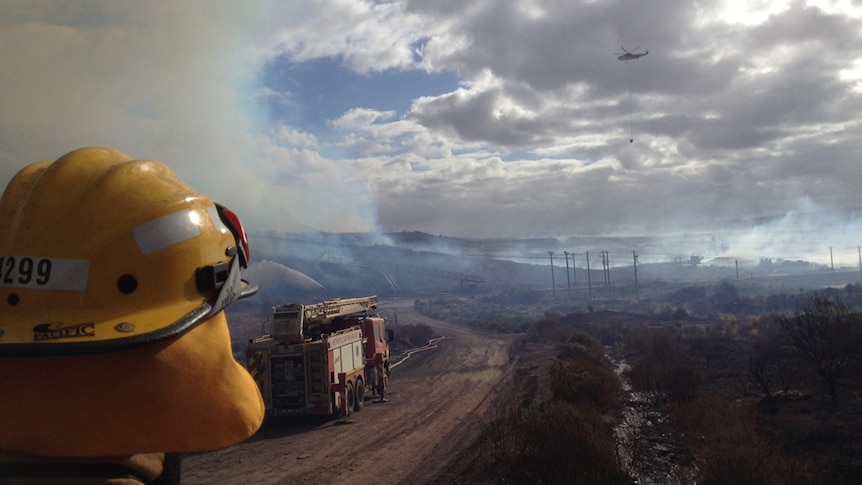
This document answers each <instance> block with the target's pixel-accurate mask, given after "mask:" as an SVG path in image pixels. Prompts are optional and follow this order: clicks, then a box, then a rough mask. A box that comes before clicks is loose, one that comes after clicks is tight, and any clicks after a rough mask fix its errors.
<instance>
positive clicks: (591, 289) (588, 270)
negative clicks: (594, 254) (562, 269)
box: [587, 251, 593, 301]
mask: <svg viewBox="0 0 862 485" xmlns="http://www.w3.org/2000/svg"><path fill="white" fill-rule="evenodd" d="M587 287H589V291H590V293H589V295H590V301H593V278H592V276H590V252H589V251H587Z"/></svg>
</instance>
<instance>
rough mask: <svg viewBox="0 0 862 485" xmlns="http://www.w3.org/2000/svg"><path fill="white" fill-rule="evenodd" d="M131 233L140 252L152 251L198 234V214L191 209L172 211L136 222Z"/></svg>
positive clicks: (147, 252) (199, 230)
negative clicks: (142, 221) (139, 222)
mask: <svg viewBox="0 0 862 485" xmlns="http://www.w3.org/2000/svg"><path fill="white" fill-rule="evenodd" d="M132 233H133V234H134V235H135V241H137V243H138V248H140V250H141V253H142V254H150V253H154V252H156V251H158V250H160V249H164V248H166V247H168V246H173V245H174V244H178V243H181V242H183V241H186V240H188V239H191V238H193V237H197V236H200V234H201V228H200V214H198V213H197V212H196V211H193V210H185V211H180V212H174V213H173V214H168V215H166V216H162V217H159V218H158V219H153V220H151V221H148V222H145V223H143V224H138V225H137V226H135V227H134V228H133V229H132Z"/></svg>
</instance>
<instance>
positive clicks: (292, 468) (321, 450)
mask: <svg viewBox="0 0 862 485" xmlns="http://www.w3.org/2000/svg"><path fill="white" fill-rule="evenodd" d="M379 310H380V313H381V314H384V316H386V315H385V314H386V313H387V312H388V311H397V312H398V318H399V320H400V321H401V322H402V323H414V324H415V323H424V324H427V325H429V326H430V327H431V328H432V329H433V330H434V332H435V334H436V335H439V336H445V337H446V338H443V339H440V340H439V341H438V342H437V343H436V345H437V348H436V349H431V350H427V351H424V352H419V353H413V354H412V355H411V356H410V358H408V359H406V360H401V361H399V364H398V366H397V371H396V369H393V372H392V377H391V380H390V384H391V387H390V388H389V389H388V390H387V396H386V397H387V400H388V402H386V403H374V402H373V401H372V399H370V398H369V399H367V400H366V405H365V407H364V409H363V410H362V411H360V412H359V413H354V414H352V415H351V416H349V417H347V418H344V419H340V420H331V421H322V422H318V423H313V424H308V423H303V424H296V423H292V424H282V425H272V424H268V425H266V426H265V427H264V428H263V429H262V430H261V431H259V432H258V433H257V434H256V435H255V436H254V437H252V438H251V439H250V440H248V441H246V442H244V443H241V444H239V445H237V446H234V447H231V448H228V449H225V450H219V451H213V452H210V453H201V454H195V455H191V456H187V457H185V459H184V462H183V483H184V484H186V485H195V484H213V485H218V484H230V485H234V484H238V483H254V484H263V485H265V484H286V483H330V484H336V485H338V484H350V485H354V484H355V483H357V481H365V480H377V481H383V482H386V483H389V484H392V483H404V484H407V483H410V484H423V483H434V482H438V480H439V479H440V478H442V477H444V476H448V475H449V474H453V473H454V474H456V475H457V468H458V465H459V464H462V463H463V459H464V451H465V450H466V448H467V447H469V446H470V445H472V443H473V442H474V440H475V438H476V437H478V434H479V432H480V419H481V418H482V416H484V413H485V412H486V411H487V409H488V406H489V403H490V402H491V401H492V400H493V399H494V397H493V396H495V395H496V394H497V391H498V389H500V388H501V387H506V386H507V383H508V380H509V379H510V378H511V376H512V372H511V370H512V366H513V364H512V362H511V359H510V358H509V351H510V347H511V337H510V336H504V335H496V334H481V333H477V332H474V331H471V330H467V329H464V328H461V327H457V326H455V325H452V324H448V323H446V322H442V321H439V320H433V319H430V318H428V317H425V316H422V315H420V314H418V313H416V312H415V311H414V310H413V301H412V300H409V301H408V300H403V301H402V300H395V301H381V302H380V308H379ZM449 478H452V477H449ZM450 481H451V480H450Z"/></svg>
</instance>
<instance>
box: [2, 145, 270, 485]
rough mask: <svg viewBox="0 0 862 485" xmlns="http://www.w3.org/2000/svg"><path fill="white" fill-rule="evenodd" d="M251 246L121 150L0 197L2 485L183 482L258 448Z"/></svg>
mask: <svg viewBox="0 0 862 485" xmlns="http://www.w3.org/2000/svg"><path fill="white" fill-rule="evenodd" d="M248 258H249V252H248V241H247V239H246V236H245V233H244V230H243V228H242V225H241V223H240V222H239V219H238V218H237V217H236V215H235V214H234V213H232V212H231V211H229V210H227V209H225V208H223V207H221V206H219V205H217V204H215V203H213V201H212V200H210V199H209V198H208V197H206V196H204V195H202V194H199V193H197V192H196V191H195V190H194V189H192V188H191V187H189V186H188V185H186V184H185V183H183V182H182V181H180V180H179V179H178V178H177V177H176V175H175V174H174V173H173V172H172V171H171V170H170V169H169V168H168V167H166V166H165V165H162V164H161V163H159V162H155V161H148V160H131V159H130V158H129V157H128V156H126V155H124V154H122V153H120V152H117V151H115V150H111V149H107V148H86V149H80V150H76V151H73V152H70V153H68V154H66V155H64V156H63V157H61V158H59V159H58V160H56V161H54V162H39V163H36V164H33V165H30V166H28V167H25V168H24V169H22V170H21V171H20V172H19V173H18V174H17V175H15V177H14V178H13V179H12V180H11V181H10V182H9V184H8V186H7V187H6V190H5V192H4V193H3V196H2V199H0V450H2V451H0V483H106V482H110V483H112V484H140V483H175V482H179V473H180V464H179V459H178V456H179V454H180V453H185V452H194V451H207V450H214V449H219V448H225V447H228V446H231V445H234V444H236V443H239V442H241V441H243V440H245V439H246V438H248V437H249V436H251V435H252V434H253V433H254V432H255V431H256V430H257V429H258V428H259V426H260V425H261V422H262V420H263V415H264V407H263V402H262V399H261V396H260V393H259V391H258V389H257V386H256V385H255V382H254V381H253V380H252V378H251V376H250V375H249V374H248V372H247V371H246V370H245V369H244V368H243V367H242V366H240V365H239V364H238V363H237V362H236V361H235V360H234V358H233V355H232V352H231V342H230V334H229V330H228V326H227V320H226V318H225V314H224V308H225V307H226V306H227V305H230V304H231V303H233V302H234V301H235V300H237V299H239V298H243V297H246V296H250V295H252V294H254V293H255V292H256V291H257V287H256V286H255V285H253V284H250V283H248V282H246V281H243V280H242V279H241V277H240V268H241V267H246V266H247V264H248Z"/></svg>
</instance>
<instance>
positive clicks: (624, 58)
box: [617, 46, 649, 62]
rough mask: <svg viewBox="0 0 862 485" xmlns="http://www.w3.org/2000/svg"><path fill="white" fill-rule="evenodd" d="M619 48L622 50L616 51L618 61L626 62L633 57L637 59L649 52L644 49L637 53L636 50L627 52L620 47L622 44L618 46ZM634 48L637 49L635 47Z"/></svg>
mask: <svg viewBox="0 0 862 485" xmlns="http://www.w3.org/2000/svg"><path fill="white" fill-rule="evenodd" d="M620 49H622V50H623V51H622V52H617V54H619V56H617V59H618V60H620V61H626V62H628V61H631V60H634V59H637V58H639V57H643V56H645V55H647V54H649V51H644V52H643V53H640V54H638V53H636V52H629V51H627V50H626V48H625V47H622V46H620ZM635 50H637V49H635Z"/></svg>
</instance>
